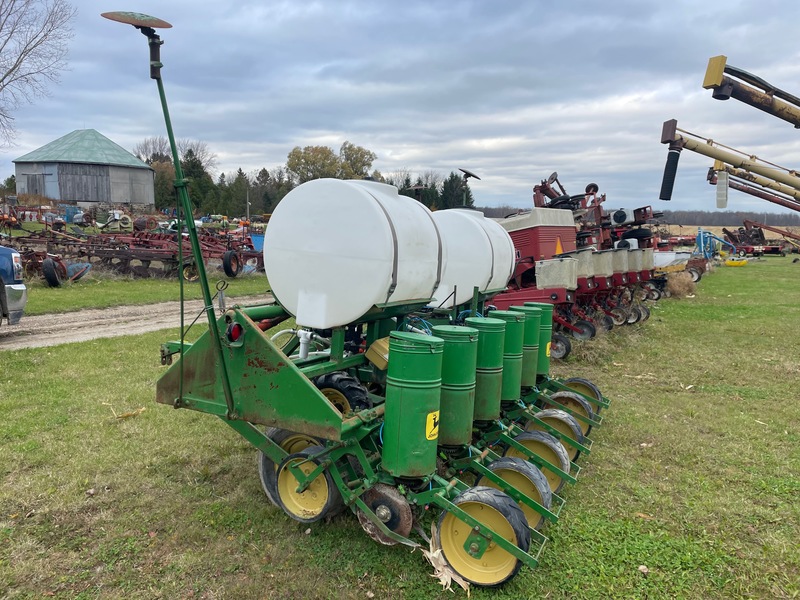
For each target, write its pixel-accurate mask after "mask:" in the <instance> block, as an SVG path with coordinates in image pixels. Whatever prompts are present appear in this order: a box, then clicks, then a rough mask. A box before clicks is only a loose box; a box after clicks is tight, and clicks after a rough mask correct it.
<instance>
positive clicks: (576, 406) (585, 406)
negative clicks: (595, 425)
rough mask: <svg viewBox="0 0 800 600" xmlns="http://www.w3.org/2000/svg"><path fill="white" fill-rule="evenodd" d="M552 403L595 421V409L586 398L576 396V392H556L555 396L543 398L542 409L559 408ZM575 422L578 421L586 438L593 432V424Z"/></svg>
mask: <svg viewBox="0 0 800 600" xmlns="http://www.w3.org/2000/svg"><path fill="white" fill-rule="evenodd" d="M551 401H552V402H558V403H559V404H561V405H562V406H564V407H566V408H568V409H569V410H571V411H572V412H573V413H575V414H578V415H580V416H582V417H586V418H587V419H594V409H593V408H592V405H591V404H589V402H588V401H587V400H586V399H585V398H583V397H582V396H580V395H579V394H576V393H575V392H566V391H564V392H555V393H553V394H550V395H549V396H546V397H544V398H543V400H542V408H558V407H556V406H554V405H553V404H551ZM564 412H566V411H564ZM567 414H569V413H567ZM575 420H576V421H577V423H578V426H579V427H580V428H581V432H582V433H583V435H584V436H587V435H589V432H590V431H591V430H592V426H591V424H589V423H584V422H582V421H578V420H577V419H575Z"/></svg>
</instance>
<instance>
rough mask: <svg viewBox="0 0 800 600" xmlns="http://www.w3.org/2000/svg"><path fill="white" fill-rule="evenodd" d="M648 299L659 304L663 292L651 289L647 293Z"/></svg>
mask: <svg viewBox="0 0 800 600" xmlns="http://www.w3.org/2000/svg"><path fill="white" fill-rule="evenodd" d="M647 299H648V300H652V301H653V302H658V301H659V300H661V291H660V290H659V289H658V288H650V289H649V290H648V291H647Z"/></svg>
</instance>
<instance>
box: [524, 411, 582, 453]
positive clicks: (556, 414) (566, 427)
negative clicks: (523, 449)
mask: <svg viewBox="0 0 800 600" xmlns="http://www.w3.org/2000/svg"><path fill="white" fill-rule="evenodd" d="M536 417H537V418H538V419H540V420H541V421H543V422H544V423H547V424H548V425H549V426H550V427H552V428H553V429H555V430H556V431H557V432H558V433H560V434H561V435H562V436H565V437H568V438H569V439H571V440H574V441H576V442H578V443H579V444H582V443H583V440H584V437H583V431H581V426H580V425H579V424H578V422H577V421H576V420H575V418H574V417H573V416H572V415H570V414H568V413H565V412H564V411H563V410H559V409H557V408H548V409H546V410H542V411H539V412H538V413H536ZM525 429H526V431H546V430H545V429H544V427H542V426H541V425H540V424H539V423H537V422H536V421H533V420H531V421H528V422H527V423H526V425H525ZM559 441H561V440H559ZM561 445H562V446H564V450H566V451H567V456H569V459H570V460H575V459H576V458H578V455H579V454H580V450H578V449H577V448H575V447H574V446H570V445H569V444H565V443H564V442H563V441H561Z"/></svg>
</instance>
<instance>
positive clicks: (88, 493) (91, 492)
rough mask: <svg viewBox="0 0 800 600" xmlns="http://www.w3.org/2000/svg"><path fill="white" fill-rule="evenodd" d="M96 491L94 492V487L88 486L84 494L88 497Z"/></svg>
mask: <svg viewBox="0 0 800 600" xmlns="http://www.w3.org/2000/svg"><path fill="white" fill-rule="evenodd" d="M96 493H97V492H95V489H94V488H89V489H88V490H86V495H87V496H89V497H90V498H91V497H92V496H94V495H95V494H96Z"/></svg>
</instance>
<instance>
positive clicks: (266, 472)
mask: <svg viewBox="0 0 800 600" xmlns="http://www.w3.org/2000/svg"><path fill="white" fill-rule="evenodd" d="M266 435H267V437H268V438H269V439H271V440H272V441H273V442H275V443H276V444H278V446H280V447H281V448H283V449H284V450H285V451H286V453H287V454H296V453H298V452H301V451H302V450H306V449H307V448H310V447H312V446H317V445H319V444H320V442H321V440H319V439H317V438H315V437H313V436H310V435H306V434H305V433H295V432H294V431H288V430H286V429H278V428H277V427H268V428H267V431H266ZM277 473H278V465H276V464H275V463H274V462H272V461H271V460H270V459H269V457H267V455H266V454H264V453H263V452H260V451H259V453H258V477H259V479H260V480H261V489H263V490H264V493H265V494H266V495H267V498H268V499H269V501H270V502H272V504H274V505H275V506H278V507H280V505H279V504H278V496H277V491H276V488H277V485H278V481H277Z"/></svg>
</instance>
